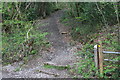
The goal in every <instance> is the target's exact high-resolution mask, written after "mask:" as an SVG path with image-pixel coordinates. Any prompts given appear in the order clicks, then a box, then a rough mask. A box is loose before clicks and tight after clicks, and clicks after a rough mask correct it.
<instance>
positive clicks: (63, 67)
mask: <svg viewBox="0 0 120 80" xmlns="http://www.w3.org/2000/svg"><path fill="white" fill-rule="evenodd" d="M44 67H45V68H52V69H58V70H64V69H70V66H53V65H44Z"/></svg>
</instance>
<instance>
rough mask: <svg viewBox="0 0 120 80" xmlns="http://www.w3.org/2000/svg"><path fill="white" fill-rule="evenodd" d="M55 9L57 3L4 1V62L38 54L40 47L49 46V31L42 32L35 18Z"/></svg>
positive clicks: (44, 15)
mask: <svg viewBox="0 0 120 80" xmlns="http://www.w3.org/2000/svg"><path fill="white" fill-rule="evenodd" d="M39 5H40V6H39ZM55 9H56V7H55V3H41V2H39V3H31V2H25V3H22V2H16V3H15V2H9V3H2V17H3V18H2V21H3V23H2V56H3V63H4V64H8V63H12V62H16V61H20V60H22V59H25V60H26V59H27V57H28V56H29V55H33V54H37V53H38V51H39V50H40V48H42V47H47V46H48V47H49V45H50V44H49V43H48V42H47V40H46V38H45V36H46V35H47V34H48V33H47V32H44V33H43V32H40V30H39V29H38V27H37V26H36V21H35V20H36V19H38V17H39V18H40V17H41V18H45V17H46V16H48V15H50V13H51V12H53V11H54V10H55ZM41 25H43V24H41Z"/></svg>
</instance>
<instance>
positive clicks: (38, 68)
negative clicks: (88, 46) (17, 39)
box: [2, 10, 81, 78]
mask: <svg viewBox="0 0 120 80" xmlns="http://www.w3.org/2000/svg"><path fill="white" fill-rule="evenodd" d="M63 14H64V11H63V10H60V11H57V12H55V13H53V14H51V16H50V17H48V18H46V19H44V20H41V21H38V23H37V24H46V25H44V26H41V27H39V26H38V27H39V28H40V30H42V31H43V32H48V33H50V34H49V35H47V36H46V37H47V38H48V40H49V42H50V43H51V45H52V48H51V50H50V51H49V52H48V51H44V52H40V53H39V55H38V56H37V57H35V58H34V59H32V60H30V61H29V62H28V64H26V65H22V64H23V62H22V61H21V62H16V63H13V64H10V65H7V66H3V70H2V74H3V78H68V77H71V75H70V74H69V70H68V69H63V70H58V69H56V68H51V69H50V68H45V67H44V64H49V65H57V66H61V65H62V66H66V65H70V66H72V65H73V64H74V63H75V62H76V60H77V56H75V55H74V51H76V49H77V47H81V46H80V45H79V46H70V45H69V43H70V42H69V41H70V40H71V38H70V36H69V32H68V29H69V28H66V26H64V25H63V24H61V23H60V22H59V20H60V18H61V17H62V15H63ZM62 33H65V34H62ZM66 33H67V34H66ZM21 65H22V67H20V66H21Z"/></svg>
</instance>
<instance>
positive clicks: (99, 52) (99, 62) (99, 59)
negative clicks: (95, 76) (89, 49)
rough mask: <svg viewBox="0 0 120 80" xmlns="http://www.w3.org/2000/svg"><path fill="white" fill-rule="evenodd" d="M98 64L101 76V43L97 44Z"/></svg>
mask: <svg viewBox="0 0 120 80" xmlns="http://www.w3.org/2000/svg"><path fill="white" fill-rule="evenodd" d="M98 55H99V58H98V65H99V70H100V75H101V76H103V53H102V44H101V43H100V45H98Z"/></svg>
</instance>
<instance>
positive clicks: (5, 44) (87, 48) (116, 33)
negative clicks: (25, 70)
mask: <svg viewBox="0 0 120 80" xmlns="http://www.w3.org/2000/svg"><path fill="white" fill-rule="evenodd" d="M0 4H1V5H0V7H1V8H2V10H0V12H1V13H2V61H3V62H2V63H3V64H4V65H7V64H11V63H13V62H19V61H21V60H24V61H27V60H28V59H29V56H31V55H32V56H33V55H37V54H38V52H39V50H40V49H43V48H44V49H45V48H48V47H51V44H50V43H49V42H48V41H47V38H46V37H45V36H46V35H47V34H49V33H47V32H41V31H40V30H39V29H38V28H37V27H36V26H35V24H36V23H37V20H42V19H46V18H47V17H49V16H50V15H51V14H52V13H54V12H56V11H58V10H64V16H62V17H61V19H60V21H61V23H62V24H64V25H65V26H72V28H71V30H70V35H71V36H72V39H73V40H74V41H77V42H80V43H81V44H82V45H83V48H82V49H80V50H78V52H77V54H78V55H82V56H83V59H82V60H83V62H84V63H80V62H78V63H77V64H76V65H77V66H80V65H82V66H80V67H78V68H77V69H74V68H73V69H71V70H70V71H71V72H72V73H74V74H73V75H74V76H76V74H80V75H82V76H83V77H84V78H88V77H91V76H92V77H100V75H99V74H98V73H96V72H95V71H96V68H95V66H94V61H93V57H94V55H93V47H94V45H95V44H98V43H99V40H100V41H101V42H102V45H103V48H104V50H108V51H117V52H120V15H119V14H120V3H119V2H93V3H90V2H68V3H60V2H9V3H7V2H3V3H0ZM41 25H42V24H41ZM74 45H76V44H74ZM107 57H111V58H112V57H113V58H114V60H120V56H118V55H117V56H113V55H112V56H110V55H109V56H107ZM106 64H109V65H110V66H107V67H105V70H104V74H108V75H111V74H112V76H107V75H104V77H113V78H117V77H120V71H119V69H118V68H114V67H116V66H117V67H120V66H119V64H112V62H110V63H108V62H106ZM86 69H88V70H87V71H86Z"/></svg>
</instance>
